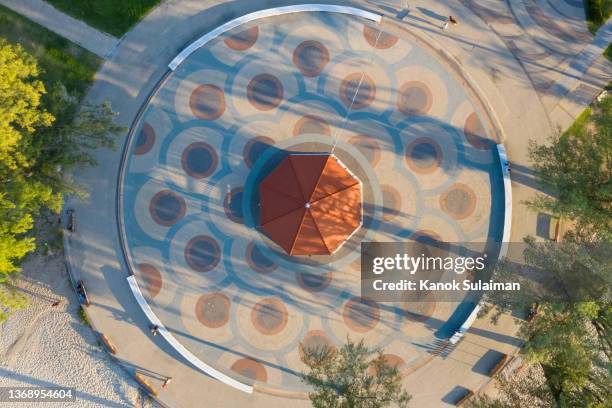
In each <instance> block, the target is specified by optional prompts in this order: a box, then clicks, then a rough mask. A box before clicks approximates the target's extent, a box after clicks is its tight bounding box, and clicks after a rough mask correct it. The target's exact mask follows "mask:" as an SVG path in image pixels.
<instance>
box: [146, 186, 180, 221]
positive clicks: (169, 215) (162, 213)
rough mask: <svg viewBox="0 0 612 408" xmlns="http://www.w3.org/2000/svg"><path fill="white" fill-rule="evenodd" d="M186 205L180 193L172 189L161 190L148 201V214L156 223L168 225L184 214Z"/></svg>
mask: <svg viewBox="0 0 612 408" xmlns="http://www.w3.org/2000/svg"><path fill="white" fill-rule="evenodd" d="M186 211H187V205H186V204H185V200H184V199H183V197H181V196H180V195H178V194H176V193H175V192H173V191H172V190H162V191H160V192H158V193H157V194H155V195H154V196H153V198H152V199H151V202H150V203H149V214H151V218H153V221H155V222H156V223H157V224H159V225H162V226H164V227H170V226H172V225H174V224H176V223H177V222H178V221H179V220H180V219H181V218H183V217H184V216H185V212H186Z"/></svg>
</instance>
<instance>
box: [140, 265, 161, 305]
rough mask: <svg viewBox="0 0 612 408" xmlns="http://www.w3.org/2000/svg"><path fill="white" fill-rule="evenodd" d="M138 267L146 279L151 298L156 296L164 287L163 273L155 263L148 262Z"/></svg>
mask: <svg viewBox="0 0 612 408" xmlns="http://www.w3.org/2000/svg"><path fill="white" fill-rule="evenodd" d="M138 269H139V270H140V273H141V275H142V277H143V279H144V281H145V285H146V286H145V287H146V289H147V293H148V294H149V296H150V297H151V298H155V296H157V295H158V294H159V291H160V290H161V287H162V277H161V273H160V272H159V271H158V270H157V268H155V267H154V266H153V265H149V264H146V263H143V264H140V265H138Z"/></svg>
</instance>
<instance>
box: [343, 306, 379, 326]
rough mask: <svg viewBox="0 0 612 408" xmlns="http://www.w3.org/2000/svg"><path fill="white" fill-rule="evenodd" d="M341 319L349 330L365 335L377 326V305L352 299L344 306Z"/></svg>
mask: <svg viewBox="0 0 612 408" xmlns="http://www.w3.org/2000/svg"><path fill="white" fill-rule="evenodd" d="M342 318H343V319H344V323H345V324H346V325H347V327H348V328H349V329H351V330H353V331H355V332H358V333H366V332H369V331H370V330H372V329H373V328H374V327H376V325H377V324H378V322H379V320H380V309H379V307H378V304H377V303H376V302H374V301H372V300H370V299H365V298H360V297H354V298H352V299H351V300H349V301H348V302H347V303H346V304H345V305H344V312H343V313H342Z"/></svg>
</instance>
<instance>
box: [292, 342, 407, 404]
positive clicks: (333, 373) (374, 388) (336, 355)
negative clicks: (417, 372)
mask: <svg viewBox="0 0 612 408" xmlns="http://www.w3.org/2000/svg"><path fill="white" fill-rule="evenodd" d="M300 351H301V354H302V360H303V361H304V363H305V364H306V365H307V366H308V367H309V369H310V371H309V372H308V373H306V374H305V375H304V381H305V382H306V383H307V384H309V385H311V386H312V387H313V388H314V391H313V392H311V393H310V394H309V397H310V401H311V402H312V405H313V406H314V407H315V408H381V407H387V406H390V405H391V404H395V405H396V406H398V407H407V406H408V402H409V401H410V398H411V397H410V395H408V393H407V392H406V391H405V390H403V389H402V376H401V374H400V373H399V371H398V370H397V367H395V366H392V365H390V364H388V363H387V360H386V358H385V357H384V355H383V353H382V351H380V350H371V349H369V348H368V347H366V346H365V344H364V343H363V340H362V341H360V342H359V343H354V342H352V341H350V340H348V341H347V343H346V344H345V345H344V346H343V347H342V348H341V349H339V350H338V349H335V348H329V347H321V348H318V347H317V348H307V347H304V346H303V345H301V346H300Z"/></svg>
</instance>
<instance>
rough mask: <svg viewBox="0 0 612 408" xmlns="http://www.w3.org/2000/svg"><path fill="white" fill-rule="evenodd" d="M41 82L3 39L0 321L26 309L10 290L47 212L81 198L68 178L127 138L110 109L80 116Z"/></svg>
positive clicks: (81, 111) (90, 109)
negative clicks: (97, 152) (68, 197)
mask: <svg viewBox="0 0 612 408" xmlns="http://www.w3.org/2000/svg"><path fill="white" fill-rule="evenodd" d="M39 74H40V72H39V68H38V65H37V63H36V60H35V59H34V58H33V57H32V56H31V55H29V54H28V53H27V52H25V51H24V50H23V48H22V47H21V46H20V45H18V44H17V45H11V44H9V43H8V42H6V41H5V40H4V39H2V38H0V285H2V284H3V285H5V286H4V287H3V288H1V290H2V292H0V321H1V320H2V319H4V318H6V315H7V313H8V312H10V311H12V310H14V309H15V308H16V307H17V306H19V305H23V302H22V299H21V298H20V296H18V295H16V293H15V292H14V291H13V290H11V289H10V287H11V284H12V282H11V281H12V280H13V279H14V278H15V276H16V273H17V272H18V271H19V261H20V260H21V259H22V258H23V257H24V256H25V255H27V254H28V253H29V252H31V251H33V250H34V249H35V237H34V236H33V235H32V233H31V230H32V228H33V227H34V222H35V220H36V219H37V218H38V217H40V216H41V211H42V210H45V209H48V210H51V211H52V212H54V213H59V212H60V210H61V208H62V204H63V196H64V194H66V193H72V192H77V191H79V189H78V187H77V186H75V185H73V184H71V183H68V182H66V181H65V179H64V177H63V175H64V171H65V170H67V169H70V168H73V167H75V166H79V165H91V164H95V158H94V156H93V153H92V152H93V149H96V148H98V147H111V148H112V147H113V146H114V141H115V139H116V137H117V135H118V134H119V133H121V132H122V131H123V128H122V127H119V126H117V125H115V124H114V123H113V118H114V116H115V114H114V113H113V111H112V109H111V107H110V105H109V104H107V103H104V104H102V105H97V106H89V105H86V106H84V107H82V108H78V101H76V100H75V99H74V98H71V97H70V96H68V95H67V93H66V92H65V90H64V91H63V92H62V85H61V84H59V83H55V84H53V85H52V87H51V91H52V92H50V93H49V94H47V93H46V90H45V86H44V85H43V83H42V82H41V81H40V80H38V79H37V77H38V75H39ZM50 111H52V112H53V113H55V114H56V115H57V117H58V118H60V120H58V121H56V117H55V116H54V115H53V114H52V113H51V112H50Z"/></svg>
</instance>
